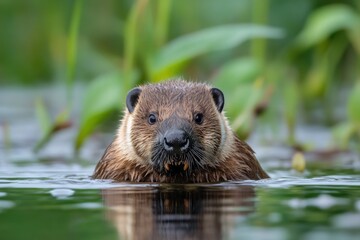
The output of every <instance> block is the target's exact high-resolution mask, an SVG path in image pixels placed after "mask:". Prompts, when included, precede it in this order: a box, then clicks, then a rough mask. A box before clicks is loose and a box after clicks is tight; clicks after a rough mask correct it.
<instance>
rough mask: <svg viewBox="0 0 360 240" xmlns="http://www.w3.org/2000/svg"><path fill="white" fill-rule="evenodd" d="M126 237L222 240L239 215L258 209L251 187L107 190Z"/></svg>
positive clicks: (112, 211)
mask: <svg viewBox="0 0 360 240" xmlns="http://www.w3.org/2000/svg"><path fill="white" fill-rule="evenodd" d="M103 197H104V202H105V205H106V206H107V207H108V212H107V213H108V217H109V219H110V220H111V221H112V222H113V224H114V225H115V227H116V228H117V230H118V233H119V237H121V238H122V239H124V238H125V239H222V238H227V236H226V234H227V233H229V230H230V229H231V228H232V227H233V224H234V220H235V218H237V217H240V216H244V215H247V214H249V213H250V212H252V211H254V197H255V192H254V189H253V187H251V186H239V187H236V188H231V189H224V188H221V189H220V188H215V187H206V186H194V185H177V186H166V187H164V186H160V187H151V188H146V189H144V188H138V189H137V188H132V189H129V188H127V189H124V188H115V189H107V190H103Z"/></svg>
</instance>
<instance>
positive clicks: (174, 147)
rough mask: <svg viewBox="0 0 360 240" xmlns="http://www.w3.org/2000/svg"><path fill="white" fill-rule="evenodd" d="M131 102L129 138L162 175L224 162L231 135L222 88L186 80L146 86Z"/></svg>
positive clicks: (136, 90)
mask: <svg viewBox="0 0 360 240" xmlns="http://www.w3.org/2000/svg"><path fill="white" fill-rule="evenodd" d="M126 106H127V110H128V113H127V114H128V119H127V120H128V124H127V127H126V128H127V130H126V138H128V139H127V141H126V142H128V143H129V142H130V143H131V145H132V146H131V147H132V148H133V151H134V152H135V154H136V155H137V156H138V158H137V159H140V161H142V163H143V164H150V165H152V167H153V169H154V170H155V171H156V172H158V173H159V174H161V175H162V174H165V175H168V176H171V175H179V174H180V175H189V174H190V173H191V172H193V171H195V170H197V169H205V168H207V167H214V166H215V165H216V164H217V162H218V161H219V159H217V156H219V154H220V151H221V148H222V146H223V144H224V142H225V139H226V133H225V124H226V123H225V121H226V120H225V119H224V117H223V115H222V110H223V107H224V95H223V93H222V92H221V91H220V90H219V89H217V88H211V87H209V86H208V85H206V84H203V83H188V82H185V81H168V82H165V83H160V84H155V85H145V86H143V87H140V88H134V89H133V90H131V91H130V92H129V93H128V95H127V98H126ZM129 122H130V123H129Z"/></svg>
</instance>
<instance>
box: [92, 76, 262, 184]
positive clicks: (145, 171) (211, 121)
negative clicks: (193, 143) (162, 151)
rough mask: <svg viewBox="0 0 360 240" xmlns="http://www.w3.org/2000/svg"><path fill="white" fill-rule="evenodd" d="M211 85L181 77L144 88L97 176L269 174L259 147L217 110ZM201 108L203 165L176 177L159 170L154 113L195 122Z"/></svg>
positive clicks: (186, 178) (185, 179)
mask: <svg viewBox="0 0 360 240" xmlns="http://www.w3.org/2000/svg"><path fill="white" fill-rule="evenodd" d="M210 89H211V87H210V86H208V85H206V84H203V83H189V82H185V81H181V80H172V81H167V82H164V83H160V84H155V85H145V86H142V87H141V94H140V97H139V99H138V102H137V104H136V106H135V109H134V112H132V113H130V112H129V111H128V110H127V109H126V111H125V115H124V117H123V120H122V122H121V125H120V128H119V130H118V133H117V136H116V137H115V139H114V141H113V142H112V143H111V144H110V145H109V147H108V148H107V149H106V151H105V153H104V155H103V157H102V158H101V160H100V161H99V163H98V164H97V166H96V169H95V172H94V178H98V179H113V180H116V181H130V182H166V183H199V182H221V181H229V180H243V179H262V178H268V175H267V174H266V172H265V171H264V170H263V169H262V168H261V166H260V164H259V162H258V161H257V160H256V157H255V155H254V151H253V150H252V149H251V147H250V146H248V145H247V144H246V143H245V142H243V141H241V140H240V139H238V138H237V137H236V136H235V134H233V132H232V130H231V129H230V127H229V124H228V122H227V120H226V117H225V116H224V114H223V113H220V112H219V111H218V110H217V108H216V105H215V102H214V101H213V99H212V95H211V93H210ZM197 112H201V113H203V114H204V122H203V124H201V125H196V124H195V123H193V125H192V126H193V127H192V131H193V132H192V134H194V136H196V138H197V141H198V142H199V143H200V144H201V146H203V147H204V149H205V153H206V157H205V159H204V166H203V167H202V168H196V169H192V170H191V169H189V171H184V172H181V173H179V174H177V175H168V174H166V173H164V172H159V171H155V169H154V167H153V165H152V163H151V161H150V156H151V153H152V148H153V145H154V141H155V138H156V137H157V134H159V133H158V131H159V130H158V128H157V127H158V126H157V124H154V125H149V124H148V122H147V117H148V116H149V114H150V113H156V114H157V116H158V122H159V123H161V122H162V121H164V120H166V119H173V121H177V120H178V119H183V120H184V119H185V120H187V121H189V122H191V121H192V118H193V116H194V113H197ZM221 126H223V127H222V128H221Z"/></svg>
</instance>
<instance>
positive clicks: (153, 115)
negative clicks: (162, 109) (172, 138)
mask: <svg viewBox="0 0 360 240" xmlns="http://www.w3.org/2000/svg"><path fill="white" fill-rule="evenodd" d="M156 120H157V119H156V116H155V114H152V113H151V114H150V115H149V118H148V122H149V124H151V125H153V124H155V123H156Z"/></svg>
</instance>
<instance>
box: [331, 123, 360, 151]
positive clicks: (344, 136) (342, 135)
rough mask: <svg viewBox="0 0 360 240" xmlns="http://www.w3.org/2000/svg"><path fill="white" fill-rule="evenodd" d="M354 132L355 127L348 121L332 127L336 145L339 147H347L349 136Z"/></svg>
mask: <svg viewBox="0 0 360 240" xmlns="http://www.w3.org/2000/svg"><path fill="white" fill-rule="evenodd" d="M355 132H356V128H355V126H354V125H353V124H351V123H350V122H343V123H340V124H338V125H336V126H335V127H334V128H333V135H334V138H335V139H336V146H337V147H340V148H344V149H345V148H347V147H348V145H349V142H350V138H351V137H352V136H353V134H354V133H355Z"/></svg>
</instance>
